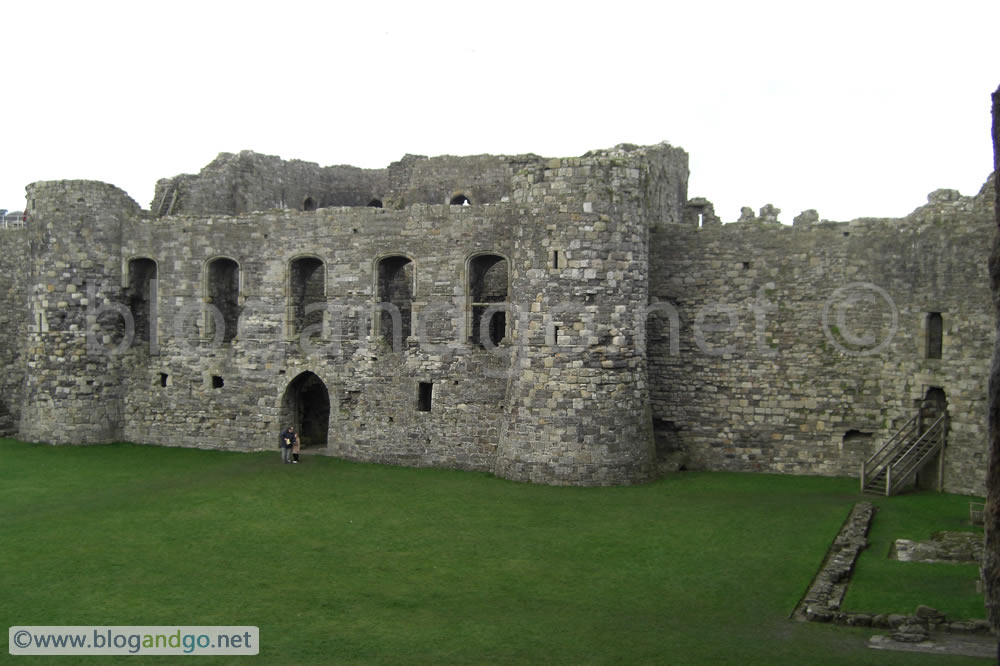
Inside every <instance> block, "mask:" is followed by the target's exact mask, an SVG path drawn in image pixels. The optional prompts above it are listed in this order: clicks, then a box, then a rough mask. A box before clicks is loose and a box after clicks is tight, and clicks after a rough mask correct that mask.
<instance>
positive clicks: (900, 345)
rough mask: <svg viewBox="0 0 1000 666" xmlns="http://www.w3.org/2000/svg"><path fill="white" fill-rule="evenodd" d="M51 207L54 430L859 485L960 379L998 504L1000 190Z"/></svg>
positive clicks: (310, 187) (37, 334) (486, 175)
mask: <svg viewBox="0 0 1000 666" xmlns="http://www.w3.org/2000/svg"><path fill="white" fill-rule="evenodd" d="M990 191H992V190H990ZM984 192H986V190H984ZM29 198H30V199H31V201H30V202H29V203H30V206H29V211H28V212H29V215H30V216H31V222H30V223H29V232H28V235H29V237H30V248H31V249H30V253H29V256H28V257H27V262H26V263H27V264H28V265H29V266H30V267H31V269H30V270H29V271H28V272H27V274H26V276H25V277H23V278H22V277H16V278H11V279H10V283H9V284H8V285H7V298H8V299H9V300H11V301H12V302H13V301H16V300H17V296H16V293H17V291H18V290H21V291H22V293H23V295H24V296H23V298H24V300H23V301H22V302H23V303H25V304H26V309H27V312H26V314H27V315H28V316H26V317H25V318H24V321H26V322H28V323H27V324H26V326H27V330H26V331H25V332H24V334H23V335H19V336H17V337H16V338H13V339H12V341H11V342H8V343H7V344H6V345H0V348H2V349H0V353H3V354H6V357H9V358H11V359H16V361H15V362H14V364H13V365H14V367H13V369H12V370H10V371H8V372H7V373H5V375H4V378H3V381H4V382H5V384H4V385H5V386H11V387H16V386H22V387H23V388H22V389H17V388H14V389H12V390H13V391H15V393H14V400H13V401H14V402H16V403H17V404H18V405H22V406H23V407H22V409H23V412H22V414H20V417H21V422H20V432H19V435H20V436H21V437H24V438H26V439H33V440H38V441H51V442H72V443H87V442H97V441H109V440H111V439H117V438H124V439H128V440H131V441H136V442H140V443H150V444H159V445H171V446H197V447H207V448H224V449H235V450H259V449H272V448H274V447H275V444H276V438H277V433H278V432H279V431H280V430H281V429H282V428H283V427H284V426H285V425H287V424H288V423H290V422H292V421H296V422H298V421H300V420H302V418H303V414H304V413H305V412H304V411H303V410H305V411H308V412H310V414H311V416H309V417H308V419H307V420H310V419H311V420H310V421H309V423H308V424H306V423H304V424H303V425H304V426H305V428H306V431H307V432H305V433H304V438H306V439H307V440H312V439H315V440H316V441H319V440H320V439H324V440H325V441H323V442H322V444H324V445H325V446H326V450H327V452H329V453H330V454H333V455H337V456H340V457H344V458H348V459H353V460H363V461H372V462H383V463H393V464H405V465H431V466H439V467H453V468H459V469H468V470H480V471H490V472H494V473H496V474H498V475H501V476H504V477H506V478H511V479H517V480H524V481H533V482H542V483H554V484H562V483H572V484H586V485H590V484H615V483H634V482H639V481H643V480H647V479H650V478H653V477H654V476H655V475H656V474H657V473H658V472H661V471H663V470H665V469H677V468H680V467H684V468H687V469H725V470H748V471H749V470H753V471H769V472H789V473H800V474H837V475H852V476H853V475H855V474H857V473H858V471H859V468H860V464H861V462H862V461H863V460H864V459H865V458H866V457H867V456H868V455H869V454H870V453H871V452H872V450H873V448H874V447H876V446H878V445H880V444H881V443H882V442H883V441H885V439H886V438H887V437H888V436H889V434H891V432H893V430H894V429H895V428H898V427H899V426H900V425H902V423H903V422H905V421H906V420H907V419H908V418H910V417H911V416H913V415H914V414H915V412H916V409H917V405H918V404H919V403H920V401H921V400H922V399H923V398H924V397H925V396H927V395H928V391H930V390H931V389H932V388H934V389H940V390H943V391H944V393H945V395H946V398H947V401H948V409H949V414H950V416H951V430H950V436H949V449H948V451H947V454H946V456H945V465H944V479H945V487H946V488H947V489H949V490H953V491H957V492H968V493H979V492H981V491H982V478H983V474H982V469H983V466H984V456H985V449H984V446H983V442H984V437H985V432H984V422H983V418H982V416H983V411H984V404H985V403H984V400H985V383H984V382H985V380H984V379H983V378H982V377H980V376H978V375H976V373H975V372H974V370H975V369H977V368H982V367H984V365H985V359H986V358H988V357H989V354H990V344H989V334H990V332H991V331H992V326H991V322H990V315H989V308H988V303H989V295H988V293H987V292H986V289H985V287H984V286H983V284H984V280H983V276H984V274H985V270H986V268H985V265H986V264H985V261H986V254H987V252H988V245H989V242H988V236H989V234H990V233H991V230H992V227H991V226H990V224H991V222H990V218H989V213H988V210H989V209H990V206H991V205H992V199H991V198H990V196H988V195H987V194H980V196H978V197H975V198H970V197H960V196H959V195H958V194H957V193H953V192H949V191H941V192H938V193H935V194H934V195H932V200H931V202H930V203H929V204H928V205H927V206H925V207H922V208H920V209H918V210H917V211H915V212H914V213H913V214H912V215H910V216H908V217H907V218H905V219H902V220H857V221H854V222H850V223H832V222H819V221H817V220H816V217H817V216H815V215H803V216H800V217H799V218H797V219H796V226H794V227H785V226H782V225H778V224H775V223H773V218H774V213H775V212H776V211H774V210H773V209H770V210H767V211H762V214H761V218H759V219H757V218H755V217H754V216H753V215H744V218H743V219H745V220H746V221H743V222H740V223H736V224H728V225H722V224H720V223H719V220H718V218H717V217H715V215H714V211H713V210H712V206H711V204H710V202H708V201H707V200H704V199H697V200H691V201H688V200H687V154H686V153H684V151H683V150H681V149H678V148H673V147H670V146H668V145H666V144H661V145H658V146H647V147H637V146H630V145H624V144H623V145H621V146H617V147H615V148H613V149H609V150H605V151H595V152H592V153H588V154H586V155H584V156H581V157H577V158H561V159H544V158H540V157H538V156H534V155H523V156H516V157H497V156H473V157H450V156H444V157H436V158H430V159H428V158H424V157H420V156H410V155H408V156H406V157H404V158H403V159H402V160H400V161H399V162H396V163H393V164H392V165H390V166H389V167H388V168H386V169H375V170H368V169H357V168H355V167H319V166H318V165H315V164H310V163H307V162H295V161H292V162H285V161H282V160H280V159H278V158H273V157H269V156H262V155H256V154H253V153H249V152H244V153H239V154H222V155H220V156H219V158H218V159H217V160H215V161H214V162H213V163H212V164H210V165H208V166H207V167H205V169H203V170H202V171H201V173H199V174H198V175H195V176H192V175H182V176H177V177H175V178H173V179H165V180H162V181H160V182H159V183H158V185H157V194H156V197H155V198H154V201H153V205H152V210H151V211H149V212H145V211H140V210H139V208H138V206H136V205H135V204H134V202H132V201H131V200H130V199H128V198H127V196H125V195H124V193H122V192H121V191H120V190H117V189H116V188H113V187H112V186H108V185H104V184H100V183H88V182H81V181H60V182H51V183H37V184H35V185H33V186H31V188H30V190H29ZM464 200H468V203H469V204H470V205H448V202H450V201H456V202H457V201H464ZM377 204H381V207H379V206H378V205H377ZM314 208H315V210H314ZM168 213H169V214H168ZM699 223H701V226H699ZM10 238H14V237H13V236H10ZM23 247H27V245H24V246H23ZM5 260H8V261H11V262H17V261H18V259H17V257H16V254H12V255H11V256H10V257H5ZM14 272H15V273H16V269H15V271H14ZM150 277H155V280H154V281H153V282H152V283H149V285H152V286H147V282H146V281H147V279H148V278H150ZM20 280H23V285H22V284H20V282H19V281H20ZM477 280H479V281H481V283H480V282H477ZM504 283H506V285H507V290H506V293H505V294H504V293H503V292H504V289H503V285H504ZM474 285H475V286H474ZM0 286H2V285H0ZM0 294H2V291H0ZM303 299H305V300H303ZM477 300H481V301H482V300H484V301H486V302H477V303H475V304H473V301H477ZM306 301H308V303H307V302H306ZM383 301H389V302H391V304H392V305H391V306H389V307H383V306H382V305H380V303H382V302H383ZM307 305H318V306H319V307H318V311H315V312H312V313H310V312H308V309H307V308H306V306H307ZM22 307H24V306H22ZM493 311H497V312H501V313H502V316H501V317H500V318H499V319H493V320H492V322H493V323H492V324H490V322H489V321H487V320H483V322H484V323H483V324H482V326H480V325H479V324H478V323H475V322H478V321H479V319H478V318H479V317H480V316H481V315H482V314H483V313H484V312H487V313H488V312H493ZM215 312H217V313H218V315H219V319H218V320H216V319H215V317H214V315H213V313H215ZM930 313H938V314H940V316H941V320H942V322H943V338H942V342H943V344H942V354H941V358H940V359H934V358H927V345H928V341H927V337H928V333H927V327H928V324H927V322H928V316H929V314H930ZM393 317H396V319H395V322H396V323H395V324H394V323H393V322H394V319H393ZM237 318H238V321H239V325H238V328H237V325H236V321H237ZM136 319H138V321H136ZM146 322H152V328H151V329H149V327H148V326H147V325H146ZM497 322H499V325H498V324H497ZM394 326H395V327H396V329H398V330H399V332H400V334H399V336H397V339H395V340H393V336H392V335H391V333H392V330H393V327H394ZM147 329H149V330H147ZM303 329H304V330H303ZM484 331H488V335H486V333H484ZM476 335H485V337H486V338H494V337H495V338H497V340H499V338H502V340H499V342H498V343H497V344H494V341H492V340H491V341H490V342H488V343H487V342H485V341H484V340H485V338H484V339H477V340H470V337H471V336H476ZM6 357H5V358H6ZM22 377H23V378H25V379H24V381H23V382H21V383H20V384H19V382H20V381H21V380H20V378H22ZM18 392H20V393H19V394H18ZM319 396H322V397H323V398H322V399H321V398H320V397H319ZM326 398H328V403H329V413H328V414H325V413H324V414H322V415H321V416H322V419H325V420H317V419H319V416H317V413H318V412H320V411H323V410H324V409H325V407H322V408H320V407H317V406H316V405H320V404H325V403H323V399H326ZM316 401H318V402H316ZM306 403H308V408H306V407H303V405H304V404H306ZM317 423H322V431H323V432H322V434H323V435H325V437H323V438H319V435H318V434H317V432H318V431H315V428H317V427H319V426H317V425H316V424H317ZM310 428H312V430H310ZM307 443H308V442H307ZM923 481H926V479H924V480H923Z"/></svg>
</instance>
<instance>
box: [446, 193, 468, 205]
mask: <svg viewBox="0 0 1000 666" xmlns="http://www.w3.org/2000/svg"><path fill="white" fill-rule="evenodd" d="M450 203H451V205H452V206H468V205H470V203H471V202H470V201H469V197H467V196H465V195H464V194H456V195H455V196H453V197H452V198H451V202H450Z"/></svg>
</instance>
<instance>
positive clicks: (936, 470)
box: [916, 386, 948, 490]
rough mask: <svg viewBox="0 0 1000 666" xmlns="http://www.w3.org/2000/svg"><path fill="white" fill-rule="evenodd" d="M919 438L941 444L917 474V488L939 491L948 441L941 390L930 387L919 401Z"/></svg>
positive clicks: (944, 403)
mask: <svg viewBox="0 0 1000 666" xmlns="http://www.w3.org/2000/svg"><path fill="white" fill-rule="evenodd" d="M917 427H918V430H919V432H920V434H921V436H923V437H925V438H935V439H939V440H940V441H941V442H942V445H943V446H942V448H941V450H940V451H938V453H937V454H936V455H935V456H934V458H932V459H931V460H929V461H928V462H927V464H926V465H924V467H923V468H922V469H921V470H920V471H919V472H917V478H916V484H917V487H918V488H936V489H937V490H941V488H942V485H943V483H944V455H945V449H944V446H945V445H946V444H947V439H948V399H947V397H946V396H945V392H944V389H943V388H940V387H938V386H932V387H930V388H929V389H927V393H926V394H925V395H924V399H923V400H921V401H920V415H919V418H918V424H917Z"/></svg>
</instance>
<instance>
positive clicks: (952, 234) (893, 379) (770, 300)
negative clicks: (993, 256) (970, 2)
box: [649, 187, 992, 494]
mask: <svg viewBox="0 0 1000 666" xmlns="http://www.w3.org/2000/svg"><path fill="white" fill-rule="evenodd" d="M991 189H992V188H989V187H988V188H984V190H983V192H982V193H980V195H979V196H977V197H974V198H973V197H960V196H959V195H958V193H957V192H952V191H940V192H936V193H934V194H932V195H931V197H930V199H931V201H930V203H929V204H928V205H927V206H924V207H922V208H920V209H918V210H916V211H915V212H914V213H913V214H911V215H910V216H908V217H907V218H904V219H901V220H875V219H869V220H856V221H854V222H850V223H832V222H822V223H814V224H800V225H796V226H795V227H787V226H781V225H775V224H766V223H762V222H749V223H737V224H728V225H722V226H712V227H702V228H691V227H682V226H674V227H669V228H667V227H665V228H664V229H663V230H662V231H659V232H656V233H654V234H653V241H652V246H653V247H652V251H651V265H652V267H653V268H652V279H651V287H650V295H651V302H652V304H651V305H650V311H651V312H653V313H654V316H653V317H652V318H651V319H650V324H649V336H650V353H649V355H650V374H651V382H652V386H653V390H652V405H653V414H654V419H655V420H654V423H655V426H656V430H657V444H658V454H659V457H660V459H661V460H664V461H670V463H671V464H672V465H673V466H675V467H676V466H678V465H684V466H685V467H687V468H702V469H727V470H747V471H750V470H760V471H776V472H791V473H797V474H831V475H844V476H854V475H857V474H858V473H859V472H860V465H861V462H862V461H863V460H864V459H865V458H867V457H868V456H869V455H870V454H871V453H873V451H874V448H873V447H876V446H879V445H881V444H882V443H883V442H884V441H885V440H886V439H887V438H888V437H889V436H890V435H891V434H892V433H893V432H894V430H895V429H896V428H898V427H899V426H901V425H902V424H903V423H904V422H905V421H906V420H907V419H909V418H910V417H911V416H913V415H914V414H915V413H916V406H917V404H918V402H919V401H920V399H922V398H924V397H925V395H926V393H927V391H928V389H929V388H931V387H939V388H942V389H943V390H944V391H945V394H946V397H947V401H948V412H949V415H950V419H951V421H950V423H951V428H950V433H949V438H948V441H949V444H948V449H947V452H946V456H945V470H944V485H945V489H947V490H950V491H954V492H963V493H975V494H981V493H982V492H983V469H984V465H985V456H986V448H985V441H986V440H985V437H986V433H985V421H984V418H983V417H984V415H985V400H986V384H985V377H984V376H983V374H982V373H980V372H976V369H977V368H982V367H984V366H985V364H986V363H987V359H989V357H990V353H991V342H990V336H989V332H990V331H991V330H992V324H991V318H990V311H989V305H990V294H989V291H988V289H987V287H986V259H987V256H988V252H989V245H990V236H991V234H992V220H991V218H990V213H989V211H990V210H991V207H992V197H991V195H990V194H989V192H990V191H991ZM930 312H938V313H941V315H942V321H943V328H944V339H943V347H942V357H941V358H940V359H928V358H925V356H926V354H925V350H926V330H925V326H926V320H927V315H928V313H930ZM671 324H673V325H671ZM865 338H868V339H865Z"/></svg>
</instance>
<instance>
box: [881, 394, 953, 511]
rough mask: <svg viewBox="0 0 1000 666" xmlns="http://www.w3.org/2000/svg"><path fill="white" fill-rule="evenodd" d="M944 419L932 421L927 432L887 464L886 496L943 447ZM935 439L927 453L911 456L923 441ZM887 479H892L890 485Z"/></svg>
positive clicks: (943, 416) (943, 417)
mask: <svg viewBox="0 0 1000 666" xmlns="http://www.w3.org/2000/svg"><path fill="white" fill-rule="evenodd" d="M945 418H946V415H945V414H942V415H941V416H939V417H938V418H937V420H936V421H934V423H932V424H931V425H930V427H929V428H927V430H925V431H924V432H923V433H921V435H920V437H918V438H917V439H916V440H914V441H913V443H912V444H910V446H909V447H908V448H907V449H906V451H905V452H903V453H902V454H901V455H900V456H898V457H897V458H896V459H895V461H893V462H891V463H890V464H889V469H888V470H887V475H886V488H885V492H886V495H890V494H892V492H893V491H894V490H895V489H896V488H898V487H900V486H902V485H903V484H904V483H905V482H906V480H907V479H909V478H910V476H911V475H912V474H913V473H914V472H916V471H918V470H919V469H920V467H921V465H922V464H923V463H924V462H925V461H926V460H927V459H928V458H930V457H931V456H932V455H934V454H935V453H937V452H938V451H939V450H940V449H941V448H942V446H943V445H944V421H945ZM935 438H936V439H937V441H936V442H935V443H934V444H933V446H931V447H930V448H929V449H928V450H927V451H925V452H924V454H923V455H921V456H919V457H917V456H916V455H911V453H912V452H916V451H919V448H920V444H921V443H922V442H924V441H925V440H928V441H930V440H933V439H935ZM893 471H896V473H893ZM889 479H894V481H893V482H892V483H890V481H889Z"/></svg>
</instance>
